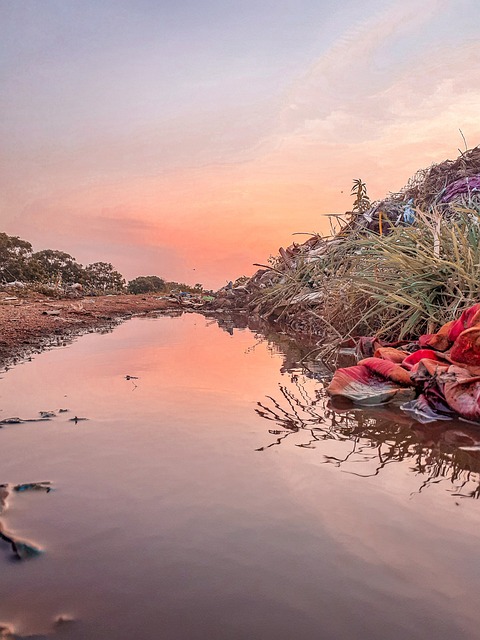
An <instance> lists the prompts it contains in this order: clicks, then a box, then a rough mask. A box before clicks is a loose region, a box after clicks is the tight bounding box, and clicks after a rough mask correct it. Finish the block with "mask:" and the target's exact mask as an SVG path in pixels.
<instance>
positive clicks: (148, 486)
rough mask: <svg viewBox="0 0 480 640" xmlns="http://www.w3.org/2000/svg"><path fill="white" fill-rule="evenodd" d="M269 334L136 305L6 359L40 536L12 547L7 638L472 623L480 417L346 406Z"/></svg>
mask: <svg viewBox="0 0 480 640" xmlns="http://www.w3.org/2000/svg"><path fill="white" fill-rule="evenodd" d="M262 329H263V327H261V326H256V327H255V326H254V327H248V326H247V320H246V319H245V318H243V320H242V322H241V323H240V325H239V323H238V322H237V321H236V320H234V319H232V318H231V317H228V316H227V314H225V317H224V318H223V319H222V322H221V327H219V326H218V324H217V323H212V321H211V320H208V321H207V320H205V318H203V317H202V316H198V315H195V314H187V315H182V316H181V317H178V318H169V317H159V318H158V319H157V318H135V319H133V320H131V321H129V322H128V323H125V324H122V325H120V326H118V327H116V328H115V329H114V330H113V331H112V332H109V333H105V334H104V335H99V334H89V335H86V336H84V337H82V338H80V339H79V340H78V341H76V342H74V343H73V344H71V345H69V346H68V347H67V348H65V349H57V350H52V351H49V352H45V353H43V354H41V355H40V356H37V357H35V358H34V359H33V361H32V362H27V363H25V364H23V365H21V366H18V367H15V368H14V369H12V370H10V371H8V372H7V373H6V374H4V375H3V377H2V379H1V380H0V423H1V425H2V428H1V429H0V445H1V446H0V484H1V485H3V487H2V490H3V492H2V493H0V502H2V503H3V502H4V503H5V505H4V506H5V508H4V510H3V513H2V514H1V522H2V526H4V527H5V531H8V535H9V536H11V537H12V538H13V537H15V540H17V539H18V540H33V541H35V546H36V547H38V548H41V549H42V551H43V553H42V554H41V555H39V556H38V557H36V558H35V559H32V560H29V561H28V562H20V563H19V562H15V563H13V562H10V561H9V559H8V555H9V549H8V548H7V545H6V544H3V547H5V548H6V553H1V554H0V638H1V639H2V640H7V639H8V640H12V639H13V638H28V637H32V638H34V637H42V636H41V634H44V636H45V637H48V638H49V639H51V640H54V639H55V638H57V637H58V638H62V639H65V640H132V638H135V640H151V639H152V638H162V640H204V639H205V640H206V639H208V640H227V639H228V640H251V639H253V640H256V639H257V638H258V639H260V638H261V639H262V640H291V639H292V638H295V639H296V640H317V639H318V638H322V640H337V639H338V640H340V639H343V638H355V640H404V639H405V638H409V640H410V639H414V640H425V639H427V638H428V639H429V638H435V639H438V640H451V639H452V638H455V639H456V640H457V639H458V640H473V639H474V638H477V637H478V626H479V623H480V613H479V612H478V606H477V593H478V590H479V589H480V575H479V572H478V569H477V566H476V563H475V562H472V558H476V555H477V550H478V543H479V539H478V531H479V530H480V513H479V510H478V502H477V501H476V500H460V497H477V495H478V491H479V489H478V471H479V467H478V452H477V446H478V443H479V439H478V437H477V435H478V434H477V431H476V429H475V428H474V427H471V426H469V425H465V424H462V423H456V424H454V423H448V424H447V423H442V424H441V425H436V424H432V425H428V426H424V425H418V424H416V423H414V422H413V421H412V420H411V419H410V418H408V417H407V416H404V415H403V414H401V413H399V412H398V411H397V410H394V409H391V408H378V409H375V408H372V409H370V410H368V411H356V410H352V409H351V408H344V409H341V408H338V407H336V408H335V409H334V408H333V407H331V406H330V405H329V404H328V402H327V400H326V396H325V393H324V383H323V380H325V376H326V375H327V372H326V371H325V370H324V369H323V368H322V367H321V366H319V364H318V363H316V362H315V361H314V360H312V353H314V348H315V345H311V344H306V343H305V344H304V343H302V344H296V343H294V342H292V341H291V340H289V339H288V338H287V337H286V336H284V335H273V334H272V335H270V334H268V335H267V338H265V336H264V334H263V333H262ZM60 407H61V410H60V409H59V408H60ZM67 409H68V411H66V410H67ZM52 414H54V415H52ZM41 415H44V416H49V417H48V418H47V419H37V418H36V417H38V416H41ZM15 416H21V417H22V418H24V421H9V418H12V417H15ZM83 417H88V420H85V419H81V418H83ZM27 418H28V420H26V419H27ZM2 421H3V422H2ZM47 480H48V483H47V482H46V481H47ZM50 483H51V484H50ZM50 488H53V491H50V490H49V489H50ZM427 488H428V490H427ZM2 496H3V498H2ZM452 496H453V497H452ZM7 502H8V504H7ZM2 624H3V625H4V627H2ZM7 627H8V628H10V629H11V631H8V630H7ZM35 634H37V635H35Z"/></svg>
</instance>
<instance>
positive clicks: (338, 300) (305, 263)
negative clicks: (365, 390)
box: [256, 200, 480, 339]
mask: <svg viewBox="0 0 480 640" xmlns="http://www.w3.org/2000/svg"><path fill="white" fill-rule="evenodd" d="M415 214H416V220H415V224H414V225H411V226H400V225H399V226H396V227H395V226H390V227H389V228H388V234H381V233H379V232H377V231H372V230H369V229H365V228H363V229H357V230H354V231H351V232H349V233H348V234H346V235H345V236H344V237H343V238H342V241H341V242H331V245H330V247H329V249H328V251H325V253H324V254H323V255H320V256H318V257H312V255H311V254H309V253H306V254H305V256H302V257H301V258H300V259H297V261H296V264H295V265H294V266H293V267H292V268H290V269H288V277H283V278H280V277H279V278H278V280H277V282H276V283H275V284H273V286H271V287H270V288H268V289H266V290H264V291H263V292H262V293H261V295H260V296H259V297H258V299H257V300H256V304H257V308H258V310H260V312H263V313H264V315H267V316H268V317H269V318H270V319H275V320H277V321H283V322H285V323H289V322H290V323H291V322H297V323H298V321H299V318H303V322H304V324H305V323H306V325H309V324H310V325H311V326H312V327H313V330H314V331H315V332H316V333H324V334H326V335H329V336H333V335H334V336H335V337H337V338H340V337H342V338H345V337H347V336H351V335H359V334H375V335H378V336H382V337H384V338H400V339H401V338H409V337H412V338H413V337H417V336H418V335H420V334H422V333H425V332H427V330H428V331H433V330H435V329H436V328H438V327H439V326H441V325H442V324H444V323H445V322H447V321H449V320H451V319H452V318H454V317H457V316H458V314H459V312H460V311H461V310H463V309H464V308H467V307H468V306H470V305H472V304H473V303H475V302H478V301H479V300H480V277H479V276H480V204H479V202H478V200H477V201H475V200H468V201H465V202H463V203H461V204H459V205H456V206H455V208H454V209H452V208H450V210H449V213H448V215H445V213H444V211H442V210H441V209H440V208H439V207H438V206H435V205H434V206H432V207H431V208H430V209H429V210H427V211H421V210H420V209H417V210H416V212H415ZM337 237H338V236H337Z"/></svg>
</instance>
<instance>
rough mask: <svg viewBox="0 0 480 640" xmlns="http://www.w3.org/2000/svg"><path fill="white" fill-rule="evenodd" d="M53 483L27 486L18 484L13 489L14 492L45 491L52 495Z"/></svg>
mask: <svg viewBox="0 0 480 640" xmlns="http://www.w3.org/2000/svg"><path fill="white" fill-rule="evenodd" d="M51 484H52V483H51V482H26V483H25V484H16V485H15V486H14V487H13V490H14V491H45V492H46V493H50V491H52V486H51Z"/></svg>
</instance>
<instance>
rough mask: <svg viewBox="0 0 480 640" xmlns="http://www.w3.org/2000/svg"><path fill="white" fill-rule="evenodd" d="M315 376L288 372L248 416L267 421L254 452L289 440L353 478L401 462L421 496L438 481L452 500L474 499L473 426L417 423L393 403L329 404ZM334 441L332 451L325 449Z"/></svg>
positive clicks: (479, 475) (478, 470)
mask: <svg viewBox="0 0 480 640" xmlns="http://www.w3.org/2000/svg"><path fill="white" fill-rule="evenodd" d="M325 386H326V385H325V383H323V382H322V381H320V382H316V383H315V385H314V386H313V385H312V380H310V379H309V378H308V377H307V376H306V375H304V374H303V373H302V374H299V373H291V374H290V376H289V381H288V382H287V383H285V384H279V387H278V393H277V394H275V396H267V397H266V399H265V400H264V401H263V402H258V403H257V408H256V409H255V411H256V413H257V414H258V415H259V416H260V417H261V418H263V419H265V420H268V421H269V422H271V423H274V425H275V426H274V427H273V428H270V429H269V431H268V432H269V434H271V435H272V436H274V439H272V440H271V441H270V442H268V443H267V444H266V445H264V446H262V447H259V448H258V449H257V451H265V450H267V449H270V448H272V447H276V446H279V445H283V446H285V444H286V443H287V442H288V444H292V445H294V446H295V447H300V448H304V449H319V450H320V452H321V453H322V457H323V462H324V463H326V464H331V465H334V466H335V467H337V468H338V469H339V470H341V471H342V472H345V473H350V474H354V475H357V476H359V477H373V476H378V475H379V474H380V473H381V472H382V471H383V470H384V469H385V468H386V467H387V465H391V464H394V463H401V462H405V461H406V462H409V463H410V465H409V469H410V471H411V473H413V474H414V475H415V476H417V477H418V480H419V486H418V489H417V490H416V491H415V492H414V493H421V492H422V491H424V490H425V489H427V488H428V487H430V486H432V485H439V484H441V485H442V486H443V487H444V489H445V490H446V491H448V492H449V493H451V494H452V495H453V496H455V497H456V498H479V497H480V428H478V427H475V426H470V425H468V424H466V423H463V422H459V421H451V422H447V423H445V422H443V421H442V422H433V423H429V424H420V423H418V422H416V421H415V420H412V419H411V418H410V417H408V416H407V415H405V414H403V413H402V412H401V410H400V409H399V408H398V406H397V407H393V406H383V407H372V408H367V409H366V408H362V409H359V408H353V407H352V406H343V407H342V406H337V405H336V406H333V405H332V403H331V401H330V399H329V398H328V397H327V395H326V393H325ZM332 443H334V444H335V445H336V446H334V447H333V449H334V451H333V453H331V452H330V449H332V447H331V446H330V445H331V444H332Z"/></svg>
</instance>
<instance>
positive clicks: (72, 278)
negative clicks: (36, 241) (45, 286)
mask: <svg viewBox="0 0 480 640" xmlns="http://www.w3.org/2000/svg"><path fill="white" fill-rule="evenodd" d="M31 262H32V263H33V264H32V266H33V267H35V268H36V269H37V270H38V271H39V272H41V273H42V275H43V278H42V279H43V280H44V281H46V282H58V283H60V284H73V283H74V282H81V283H83V282H84V281H85V271H84V269H83V267H82V265H81V264H79V263H78V262H77V261H76V260H75V258H73V257H72V256H71V255H70V254H69V253H64V252H63V251H55V250H54V249H44V250H43V251H37V253H34V254H33V255H32V257H31Z"/></svg>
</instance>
